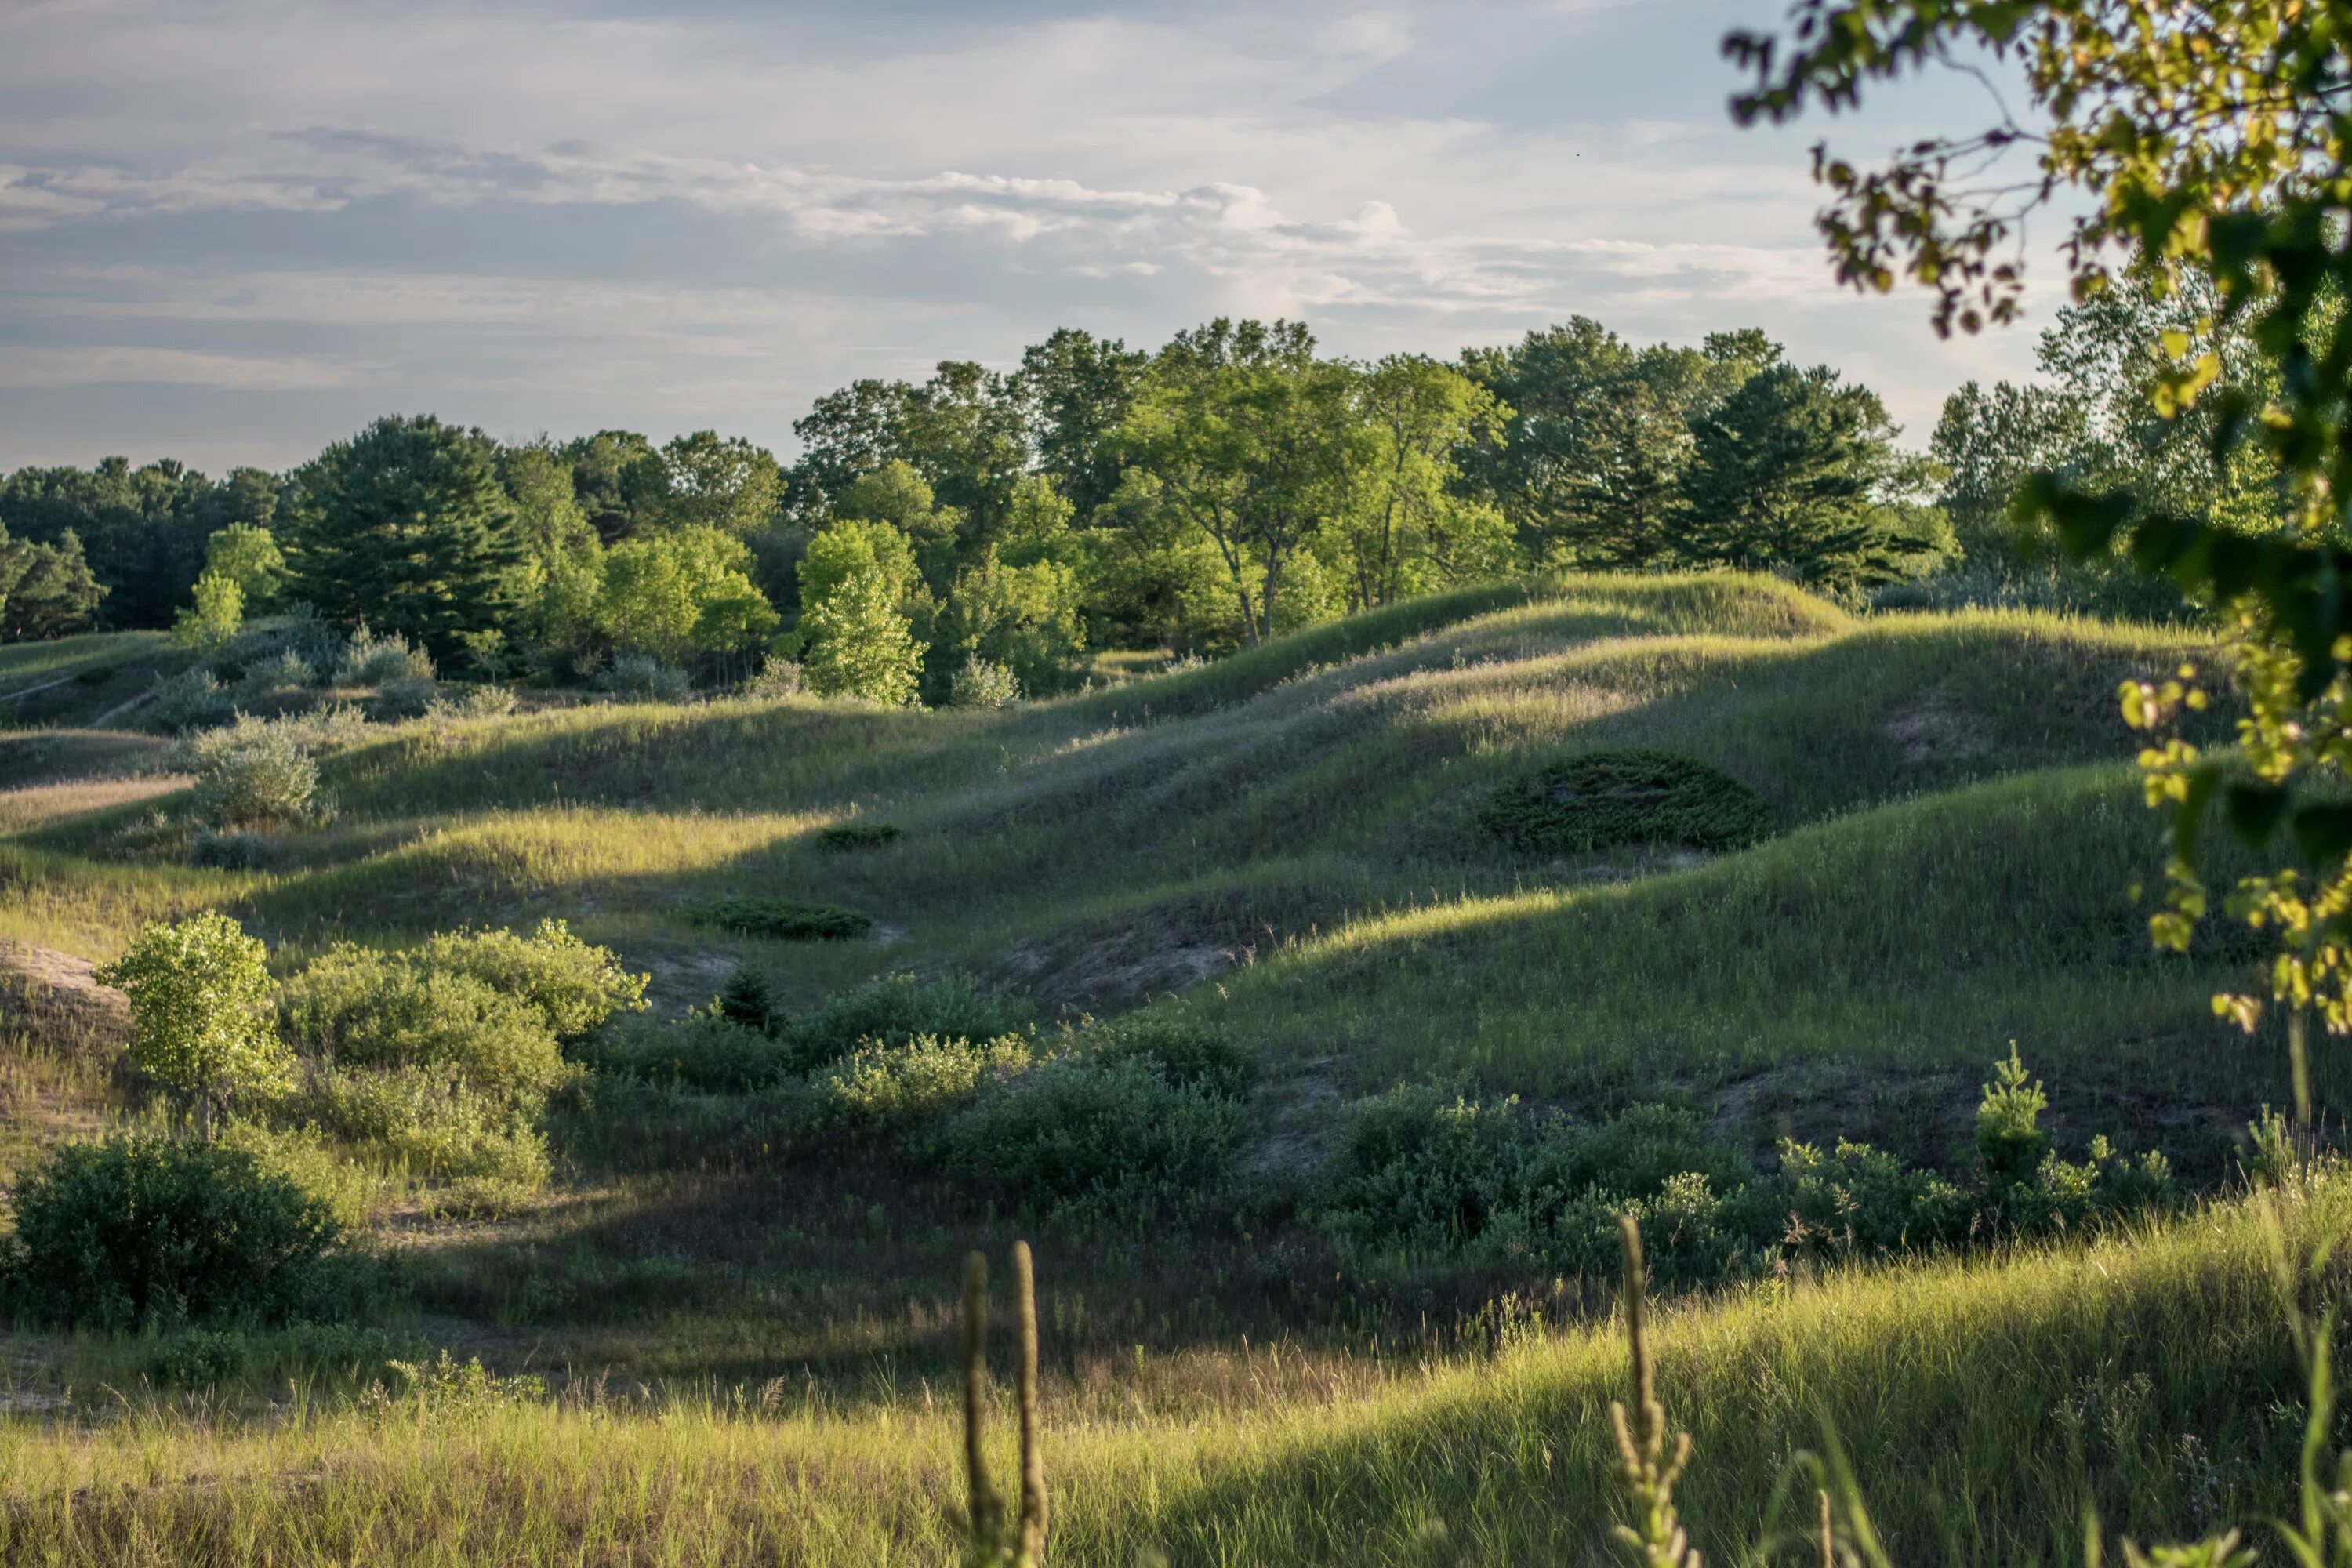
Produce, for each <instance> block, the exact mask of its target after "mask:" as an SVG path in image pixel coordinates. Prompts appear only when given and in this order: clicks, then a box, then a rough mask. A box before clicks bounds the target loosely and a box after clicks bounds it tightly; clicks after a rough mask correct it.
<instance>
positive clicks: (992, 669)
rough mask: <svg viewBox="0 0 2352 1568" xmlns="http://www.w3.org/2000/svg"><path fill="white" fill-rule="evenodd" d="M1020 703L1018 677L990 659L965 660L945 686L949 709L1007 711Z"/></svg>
mask: <svg viewBox="0 0 2352 1568" xmlns="http://www.w3.org/2000/svg"><path fill="white" fill-rule="evenodd" d="M1020 700H1021V680H1020V678H1019V677H1018V676H1016V675H1014V674H1013V670H1012V668H1011V667H1009V666H1007V665H1002V664H998V663H996V662H994V661H993V660H991V659H985V658H971V659H966V660H965V661H964V664H963V668H961V669H959V670H957V671H956V672H955V676H954V678H953V679H951V680H950V682H949V684H948V706H949V707H950V708H983V709H995V708H1010V707H1012V706H1013V704H1014V703H1016V702H1018V701H1020Z"/></svg>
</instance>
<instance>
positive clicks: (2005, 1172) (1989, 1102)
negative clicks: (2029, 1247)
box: [1977, 1041, 2050, 1186]
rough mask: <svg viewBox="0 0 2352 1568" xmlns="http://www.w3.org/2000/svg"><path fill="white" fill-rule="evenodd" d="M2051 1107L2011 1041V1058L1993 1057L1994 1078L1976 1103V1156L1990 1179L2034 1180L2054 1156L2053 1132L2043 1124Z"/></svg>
mask: <svg viewBox="0 0 2352 1568" xmlns="http://www.w3.org/2000/svg"><path fill="white" fill-rule="evenodd" d="M2049 1108H2050V1097H2049V1096H2048V1095H2046V1094H2044V1093H2042V1085H2041V1084H2040V1082H2038V1081H2029V1080H2028V1078H2027V1074H2026V1071H2025V1064H2024V1063H2023V1062H2021V1061H2020V1060H2019V1059H2018V1058H2017V1046H2016V1043H2015V1042H2014V1041H2012V1042H2011V1045H2010V1047H2009V1059H2008V1060H2006V1061H1998V1062H1995V1063H1993V1065H1992V1081H1991V1082H1990V1083H1989V1084H1986V1085H1985V1086H1984V1089H1983V1098H1982V1099H1981V1100H1979V1102H1978V1104H1977V1157H1978V1158H1979V1160H1981V1161H1983V1162H1984V1173H1985V1179H1986V1181H1988V1182H1990V1183H1991V1184H1994V1185H1995V1186H2018V1185H2021V1184H2025V1183H2028V1182H2031V1181H2032V1180H2033V1178H2034V1174H2035V1173H2037V1172H2038V1171H2040V1170H2041V1169H2042V1162H2043V1161H2044V1160H2046V1159H2048V1158H2049V1156H2050V1135H2049V1134H2048V1133H2046V1132H2044V1131H2042V1125H2041V1122H2042V1112H2043V1111H2044V1110H2048V1109H2049Z"/></svg>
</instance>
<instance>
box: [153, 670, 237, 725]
mask: <svg viewBox="0 0 2352 1568" xmlns="http://www.w3.org/2000/svg"><path fill="white" fill-rule="evenodd" d="M233 710H234V705H233V704H232V703H231V702H230V700H229V694H228V692H227V690H226V689H225V688H223V687H222V685H221V683H220V681H219V680H218V679H216V678H215V676H214V674H213V672H212V671H211V670H209V669H203V668H197V669H187V670H182V671H181V672H180V673H179V674H177V675H169V676H165V677H164V678H163V679H160V680H158V681H156V682H155V684H154V686H153V688H152V689H150V690H149V692H148V693H147V700H146V701H145V702H144V703H142V705H141V707H140V710H139V711H140V720H141V721H142V723H144V724H145V725H146V726H147V728H149V729H151V730H157V731H162V732H163V733H164V734H167V735H176V734H179V733H181V732H183V731H188V730H194V729H200V728H202V727H204V726H205V725H207V724H218V723H221V722H223V721H226V719H227V718H228V717H229V715H230V713H231V712H232V711H233Z"/></svg>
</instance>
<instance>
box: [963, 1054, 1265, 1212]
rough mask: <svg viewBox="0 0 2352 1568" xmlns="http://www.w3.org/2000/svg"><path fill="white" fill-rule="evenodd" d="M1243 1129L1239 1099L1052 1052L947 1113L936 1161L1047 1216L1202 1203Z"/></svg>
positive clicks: (1145, 1062) (1218, 1187)
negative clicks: (1043, 1060) (1051, 1055)
mask: <svg viewBox="0 0 2352 1568" xmlns="http://www.w3.org/2000/svg"><path fill="white" fill-rule="evenodd" d="M1246 1131H1248V1117H1247V1115H1246V1113H1245V1112H1244V1110H1243V1109H1242V1106H1241V1102H1240V1101H1238V1100H1232V1099H1229V1098H1227V1097H1225V1096H1223V1095H1215V1094H1208V1093H1203V1092H1202V1090H1200V1089H1194V1088H1189V1087H1184V1086H1180V1085H1178V1084H1174V1083H1171V1082H1170V1081H1169V1079H1168V1076H1167V1074H1166V1073H1165V1072H1163V1071H1162V1070H1161V1069H1160V1067H1159V1065H1158V1064H1157V1063H1155V1062H1153V1061H1151V1060H1150V1059H1148V1058H1144V1057H1141V1056H1133V1057H1127V1058H1115V1059H1101V1058H1089V1057H1084V1056H1076V1057H1062V1058H1055V1059H1054V1060H1052V1061H1048V1062H1046V1063H1045V1064H1043V1065H1041V1066H1038V1067H1035V1068H1031V1069H1030V1070H1029V1071H1027V1072H1024V1073H1022V1074H1020V1075H1018V1076H1017V1077H1013V1078H1010V1079H1005V1080H1003V1081H1002V1082H1000V1083H998V1084H997V1085H995V1086H994V1087H993V1088H992V1089H990V1090H989V1091H987V1092H985V1093H982V1095H981V1096H980V1097H979V1098H978V1099H976V1100H973V1102H972V1103H971V1104H970V1105H968V1106H966V1107H965V1108H964V1109H963V1110H960V1111H958V1112H957V1113H956V1114H955V1115H953V1116H952V1117H950V1119H949V1121H948V1122H947V1124H946V1126H945V1127H944V1128H943V1129H942V1130H941V1133H940V1139H939V1142H938V1158H939V1160H940V1163H941V1164H942V1165H943V1166H944V1168H946V1169H947V1170H949V1171H950V1172H952V1173H956V1174H958V1175H960V1176H962V1177H964V1178H966V1179H967V1180H970V1181H971V1182H973V1183H974V1184H978V1185H979V1186H981V1187H982V1188H984V1189H987V1190H990V1191H993V1192H996V1193H999V1194H1003V1196H1004V1197H1005V1198H1007V1199H1008V1200H1010V1201H1011V1202H1013V1204H1015V1205H1018V1206H1020V1207H1022V1208H1024V1209H1026V1210H1029V1211H1031V1212H1033V1213H1035V1214H1037V1215H1041V1216H1043V1217H1045V1218H1047V1219H1049V1220H1053V1221H1055V1222H1056V1223H1069V1224H1085V1223H1092V1222H1108V1223H1135V1222H1138V1221H1140V1220H1143V1219H1146V1218H1149V1217H1151V1216H1154V1215H1163V1216H1173V1215H1187V1214H1198V1213H1200V1212H1202V1211H1203V1210H1204V1209H1205V1208H1206V1207H1207V1205H1211V1204H1213V1203H1214V1202H1216V1201H1217V1200H1218V1199H1219V1198H1220V1197H1222V1196H1223V1194H1224V1192H1225V1188H1226V1184H1227V1182H1228V1181H1229V1180H1230V1178H1231V1177H1232V1175H1233V1170H1234V1154H1235V1152H1237V1151H1238V1150H1239V1149H1240V1147H1241V1142H1242V1139H1243V1137H1244V1134H1245V1133H1246Z"/></svg>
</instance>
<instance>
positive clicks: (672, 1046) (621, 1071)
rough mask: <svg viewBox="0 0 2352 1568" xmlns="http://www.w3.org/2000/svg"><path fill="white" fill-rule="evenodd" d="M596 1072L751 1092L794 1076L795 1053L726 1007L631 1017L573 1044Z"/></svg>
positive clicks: (717, 1090)
mask: <svg viewBox="0 0 2352 1568" xmlns="http://www.w3.org/2000/svg"><path fill="white" fill-rule="evenodd" d="M572 1058H573V1059H574V1060H575V1061H578V1062H579V1063H580V1064H581V1065H582V1066H583V1067H586V1068H591V1069H593V1071H595V1072H598V1073H603V1074H609V1075H611V1076H613V1077H615V1078H624V1079H636V1080H638V1081H640V1082H644V1083H654V1084H675V1085H677V1086H678V1087H681V1088H685V1089H700V1090H704V1091H706V1092H709V1093H715V1094H748V1093H750V1092H751V1091H753V1090H756V1089H766V1088H768V1087H770V1086H772V1085H774V1084H776V1083H777V1082H779V1081H780V1080H782V1079H785V1078H788V1077H791V1076H792V1075H793V1072H794V1071H795V1070H796V1064H795V1062H794V1059H793V1053H792V1052H791V1051H790V1050H789V1049H788V1048H787V1047H785V1046H783V1045H782V1044H781V1043H779V1042H778V1041H777V1040H776V1039H775V1038H774V1037H772V1036H771V1035H769V1034H768V1033H767V1032H766V1031H765V1030H763V1029H761V1028H759V1027H756V1026H753V1025H751V1024H750V1023H749V1022H746V1021H744V1020H741V1019H739V1018H736V1017H734V1016H730V1014H729V1013H728V1011H727V1009H726V1007H725V1006H724V1005H719V1006H716V1007H710V1008H697V1009H695V1010H693V1011H691V1012H689V1013H688V1014H687V1015H686V1016H684V1017H683V1018H679V1019H677V1020H674V1021H673V1020H666V1019H656V1018H650V1017H645V1018H632V1019H628V1020H626V1021H625V1022H623V1023H622V1024H620V1025H618V1026H615V1027H614V1028H612V1029H608V1030H606V1031H605V1032H604V1034H602V1035H599V1036H596V1037H593V1038H591V1039H589V1040H586V1041H583V1042H582V1043H581V1044H579V1045H577V1046H575V1047H572Z"/></svg>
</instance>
